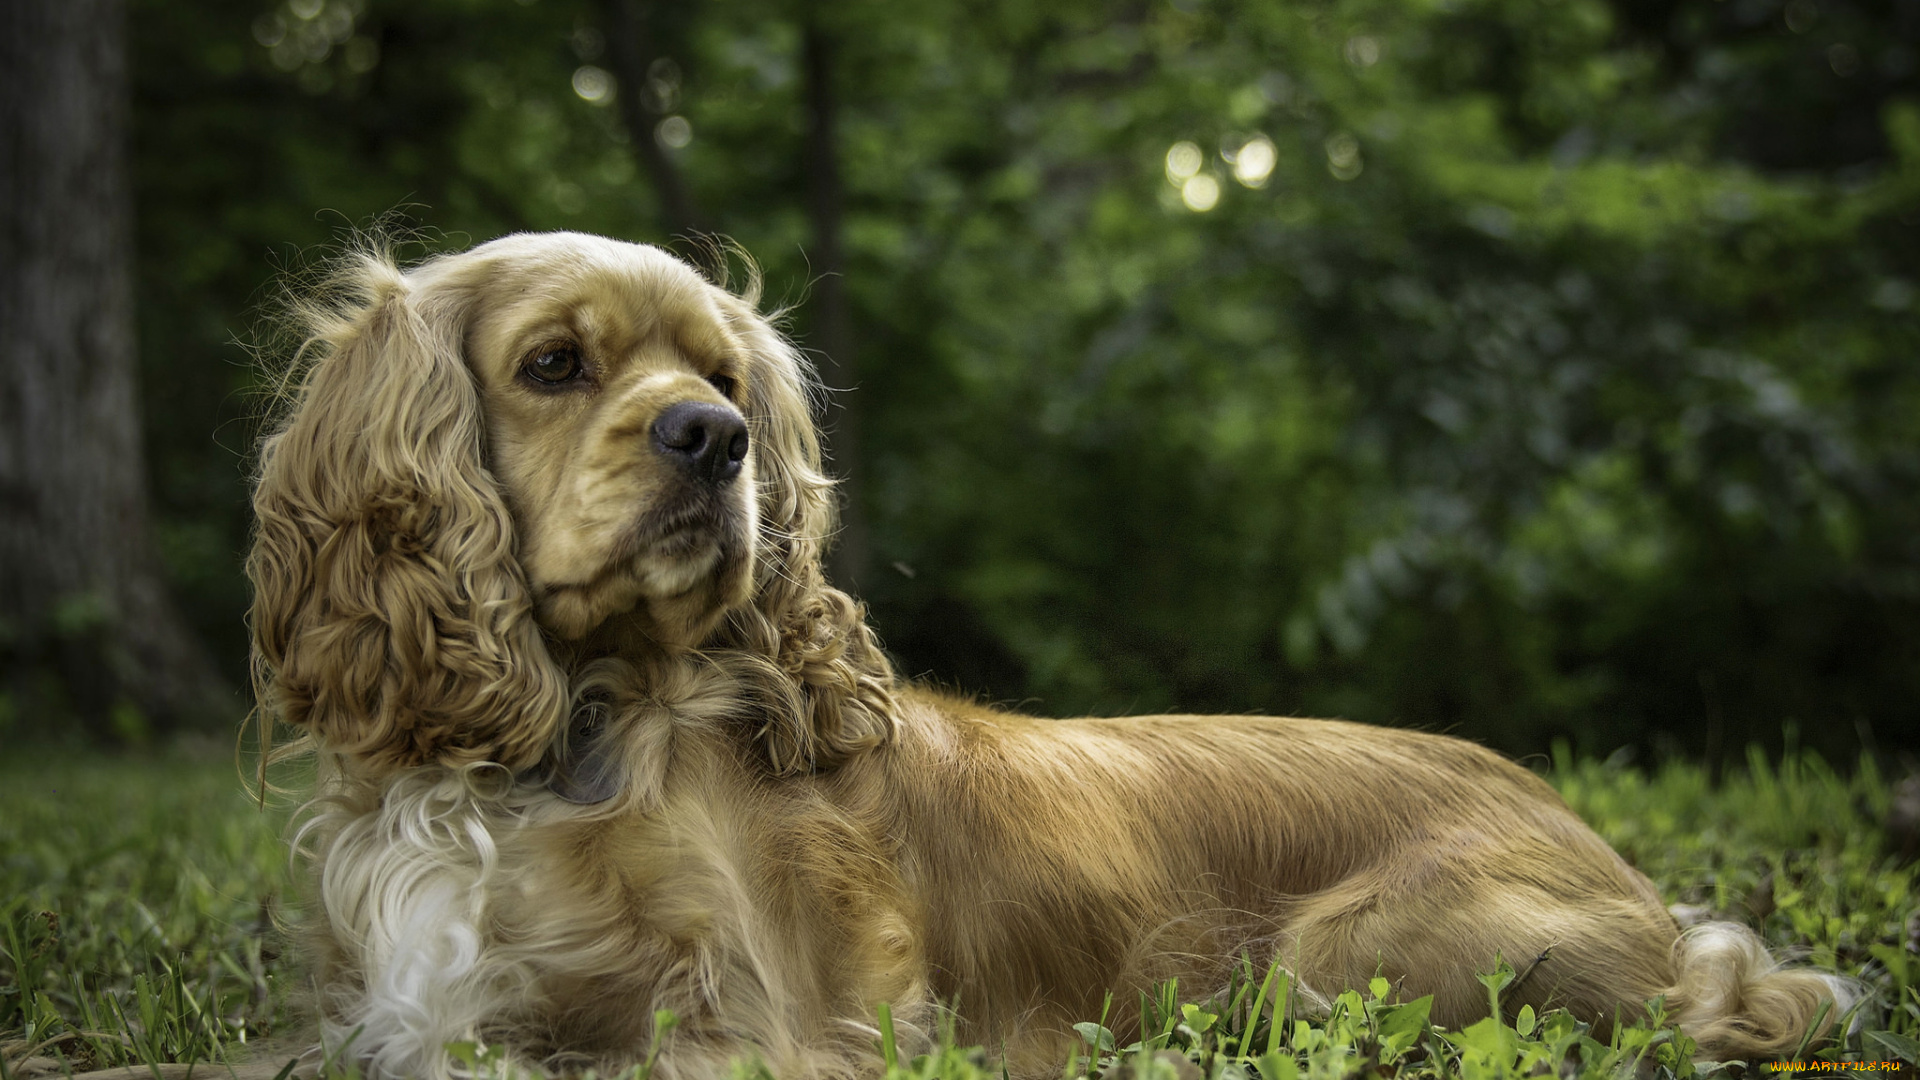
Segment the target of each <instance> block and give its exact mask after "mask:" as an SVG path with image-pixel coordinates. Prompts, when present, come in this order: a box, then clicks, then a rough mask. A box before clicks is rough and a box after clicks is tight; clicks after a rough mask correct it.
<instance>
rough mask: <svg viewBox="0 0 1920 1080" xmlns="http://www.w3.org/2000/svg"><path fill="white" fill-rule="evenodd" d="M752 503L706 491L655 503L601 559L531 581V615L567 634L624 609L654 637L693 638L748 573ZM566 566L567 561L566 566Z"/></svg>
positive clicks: (734, 599) (730, 600)
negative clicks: (641, 618) (575, 571)
mask: <svg viewBox="0 0 1920 1080" xmlns="http://www.w3.org/2000/svg"><path fill="white" fill-rule="evenodd" d="M750 517H751V511H750V510H742V509H741V508H739V507H736V506H733V505H731V504H730V503H729V502H728V501H726V500H722V499H717V498H713V497H711V496H688V497H683V498H680V499H676V500H674V502H673V503H671V504H669V505H668V506H665V507H659V508H654V509H653V510H651V511H649V512H647V513H645V514H642V515H640V516H638V517H636V518H635V519H634V521H633V522H632V523H631V524H629V525H628V526H627V527H626V528H625V529H622V530H621V531H620V532H619V534H618V535H617V536H616V538H615V539H614V541H613V543H612V544H611V545H610V546H609V549H608V553H607V556H606V558H605V559H604V560H603V561H602V562H601V563H600V565H599V567H598V568H597V569H595V570H593V572H592V573H590V574H587V575H585V576H583V577H581V578H578V579H575V580H560V581H542V582H535V583H534V592H535V596H536V601H535V604H536V608H535V611H536V615H537V617H538V618H539V620H540V622H541V624H542V625H544V626H546V627H547V628H548V629H550V630H552V631H553V632H555V633H557V634H559V635H560V636H561V637H563V638H566V639H569V640H571V639H578V638H581V637H585V636H586V635H587V634H588V633H590V632H592V631H593V630H594V629H595V628H596V627H598V626H599V625H600V624H602V623H604V622H606V621H607V620H608V619H610V618H612V617H614V616H616V615H620V614H623V613H626V612H629V611H633V612H639V613H642V614H644V615H646V616H647V617H648V618H647V619H646V620H645V621H646V623H647V625H646V626H645V627H644V629H646V630H647V632H648V633H649V634H650V635H651V636H654V637H657V638H661V639H663V640H668V641H674V642H677V643H681V644H694V643H697V639H698V638H699V637H701V636H704V634H705V632H706V630H708V629H710V628H711V626H712V624H713V622H715V621H717V620H718V618H719V616H720V614H721V613H722V612H723V611H724V610H725V609H726V608H727V607H729V606H732V605H733V604H736V603H739V602H741V601H742V600H744V599H745V597H744V595H739V594H741V593H742V592H743V591H744V589H743V587H744V586H745V584H746V583H747V582H748V581H750V580H751V577H752V574H751V572H750V571H751V567H750V564H751V561H752V552H753V549H752V536H753V527H752V524H751V522H750V521H747V520H743V519H745V518H750ZM570 569H572V568H570Z"/></svg>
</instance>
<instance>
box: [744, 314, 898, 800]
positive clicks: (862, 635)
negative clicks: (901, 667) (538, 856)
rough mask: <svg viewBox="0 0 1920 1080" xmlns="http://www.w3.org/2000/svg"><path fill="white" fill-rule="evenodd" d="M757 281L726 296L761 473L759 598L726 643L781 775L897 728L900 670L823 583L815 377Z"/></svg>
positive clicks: (859, 615)
mask: <svg viewBox="0 0 1920 1080" xmlns="http://www.w3.org/2000/svg"><path fill="white" fill-rule="evenodd" d="M758 298H759V288H758V281H757V280H754V281H751V282H749V287H748V288H747V290H746V291H745V293H744V294H743V295H742V296H740V297H737V298H735V297H729V298H728V301H727V303H726V305H725V310H726V311H727V314H728V317H729V318H730V320H731V321H732V323H733V329H734V331H735V332H736V333H737V334H739V336H740V338H741V339H742V340H743V341H744V342H745V343H746V346H747V349H748V352H749V353H750V354H751V357H752V375H751V377H750V378H749V379H748V384H749V396H750V401H749V403H748V414H747V422H748V424H749V426H750V429H751V434H752V439H753V444H752V445H753V453H754V469H755V475H756V476H758V477H759V482H760V546H759V566H758V568H757V571H756V574H757V576H756V583H755V596H754V600H753V603H752V605H751V606H750V607H748V608H745V609H741V610H738V611H735V612H732V613H731V614H730V615H729V617H728V620H727V625H726V628H725V630H724V631H723V636H724V637H725V638H726V639H727V641H726V644H729V645H731V646H733V647H734V648H737V649H740V650H742V651H743V652H745V653H746V654H748V656H749V657H750V658H751V659H750V661H749V662H748V663H746V664H743V665H741V666H740V670H739V674H741V675H743V676H744V677H745V678H746V680H747V682H748V684H749V686H750V687H751V693H752V696H753V697H754V698H755V699H756V701H755V704H756V706H757V707H758V710H759V711H760V713H761V716H762V718H763V722H764V724H765V728H764V731H763V738H764V740H765V744H766V750H767V756H768V759H769V761H770V762H771V763H772V765H773V767H774V769H775V770H776V771H777V772H780V773H783V774H784V773H796V772H809V771H813V770H817V769H826V768H832V767H833V766H835V765H838V764H839V763H841V762H842V761H844V760H846V759H847V758H849V757H851V756H853V755H854V754H858V753H860V752H862V751H866V750H871V749H873V748H875V747H878V746H882V745H884V744H885V743H886V742H887V741H888V740H889V739H890V738H891V737H892V735H893V712H894V701H893V692H892V687H893V683H894V675H893V668H892V665H890V664H889V663H888V662H887V658H886V655H885V654H884V653H883V652H882V651H881V650H880V644H879V641H878V640H877V639H876V638H875V637H874V634H873V631H872V630H871V629H869V628H868V626H867V622H866V611H865V609H864V608H863V607H862V606H861V605H860V604H859V603H857V602H856V601H854V599H853V598H852V597H850V596H848V595H847V594H846V593H844V592H841V591H840V590H839V589H836V588H833V587H832V586H831V585H829V584H827V581H826V578H825V576H824V575H823V574H822V573H821V569H820V560H821V555H822V553H823V551H824V549H825V546H826V540H827V538H828V537H829V536H831V535H832V533H833V528H834V502H833V480H832V479H831V478H830V477H828V476H827V475H826V473H825V471H824V470H823V469H822V468H821V462H820V443H819V439H818V437H817V436H816V435H815V434H814V426H813V415H812V408H811V405H812V390H813V384H812V375H811V371H810V369H809V367H808V365H807V363H806V361H805V360H804V359H802V358H801V356H800V354H799V353H798V352H797V351H796V350H795V349H794V348H793V346H791V345H789V344H788V343H787V342H786V340H785V339H783V338H782V337H781V336H780V334H779V333H778V331H776V330H775V329H774V328H773V327H772V326H771V325H770V324H769V323H768V322H767V320H766V319H764V318H762V317H761V316H760V315H759V314H758V313H757V312H756V311H755V310H754V306H755V302H756V301H757V300H758Z"/></svg>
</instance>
